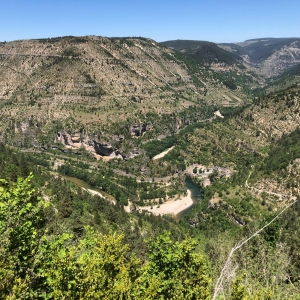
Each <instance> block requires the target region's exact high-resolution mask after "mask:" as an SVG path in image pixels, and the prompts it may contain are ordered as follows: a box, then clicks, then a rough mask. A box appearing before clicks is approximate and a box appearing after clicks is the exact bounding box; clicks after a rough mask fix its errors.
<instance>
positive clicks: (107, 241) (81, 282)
mask: <svg viewBox="0 0 300 300" xmlns="http://www.w3.org/2000/svg"><path fill="white" fill-rule="evenodd" d="M32 160H34V158H32V157H31V156H28V155H25V154H23V153H19V152H17V151H15V150H14V151H11V149H9V148H7V147H5V146H3V145H1V169H0V174H1V176H0V177H1V178H3V179H1V187H0V189H1V193H0V207H1V210H0V214H1V217H0V235H1V241H2V243H1V246H0V251H1V256H0V257H1V260H0V277H1V278H0V282H1V284H0V295H1V298H2V299H61V298H64V299H102V298H103V299H211V298H214V299H216V298H215V297H216V294H219V293H220V292H221V291H222V293H223V295H224V297H226V298H227V297H228V298H229V299H279V298H282V297H284V298H285V299H288V298H290V299H296V295H298V294H299V293H298V292H299V289H298V280H299V278H298V273H297V271H298V270H299V266H298V262H299V255H298V251H297V249H298V247H299V245H298V244H299V239H298V238H297V236H295V234H293V233H294V232H297V230H298V229H299V228H298V224H299V213H300V209H299V208H300V205H299V203H298V202H297V203H296V204H295V205H294V207H293V213H291V211H290V210H287V211H286V212H284V215H283V216H282V217H280V218H277V219H276V220H274V221H273V222H272V223H271V224H270V225H269V226H268V227H267V228H266V229H265V230H264V231H262V232H261V233H260V234H259V235H258V236H255V237H254V238H252V239H251V240H249V242H247V243H246V244H245V245H244V246H243V249H241V250H238V251H236V253H234V255H233V256H232V257H231V260H230V264H228V263H227V264H226V263H225V261H226V259H227V257H228V255H229V253H230V249H231V248H232V247H233V246H234V241H237V240H242V239H243V237H247V236H250V235H251V233H253V232H255V231H256V230H258V228H260V227H262V226H263V225H265V224H266V223H267V222H269V221H271V220H272V219H273V218H274V217H275V216H276V214H277V213H275V212H274V213H273V214H271V215H270V214H269V215H265V216H261V217H260V218H259V219H260V220H261V221H260V222H258V224H257V226H256V225H253V224H252V225H251V226H254V227H255V228H251V227H249V226H239V227H237V226H234V225H232V223H231V222H229V221H228V219H226V218H225V215H226V214H225V215H224V216H222V213H220V212H221V210H216V211H215V212H216V215H215V216H212V219H211V220H210V221H209V222H208V223H206V224H205V225H203V226H202V225H201V226H200V227H197V228H192V227H190V226H189V225H187V224H186V223H187V219H183V220H182V221H181V222H180V223H179V224H176V223H175V221H174V220H173V219H172V218H168V217H155V216H153V215H148V214H145V213H135V214H127V213H125V212H124V210H123V207H122V204H118V203H117V204H116V205H112V204H111V205H109V204H108V203H107V202H105V201H106V200H104V199H102V198H101V197H98V196H92V195H91V194H89V193H88V192H85V191H84V190H83V189H81V188H78V187H76V186H75V185H74V184H71V183H68V182H67V181H66V180H63V179H62V178H60V177H58V176H57V175H51V174H50V173H49V171H47V167H46V166H42V165H41V164H37V161H34V162H33V161H32ZM40 162H42V161H40ZM219 185H222V184H221V183H219ZM225 188H226V187H225ZM211 189H215V190H220V189H219V188H218V186H212V187H211ZM211 189H208V190H205V194H204V198H203V199H204V201H202V202H201V204H200V206H202V208H203V209H202V210H201V214H202V218H203V217H204V216H205V214H206V212H205V206H206V205H205V201H206V200H205V199H207V198H208V195H209V194H211V193H212V190H211ZM245 197H246V198H245V199H244V201H243V202H249V205H250V206H249V207H248V208H247V207H242V209H241V211H244V212H245V211H249V216H251V217H253V216H254V215H255V213H257V210H255V207H253V206H251V204H250V202H251V201H250V199H247V197H250V196H247V195H245ZM241 205H243V204H242V203H241ZM252 210H253V212H251V211H252ZM193 213H195V211H193ZM199 218H201V216H200V215H199ZM209 224H211V225H209ZM222 228H223V230H222ZM233 236H234V237H235V238H234V239H233ZM223 267H224V268H225V269H226V270H225V271H226V272H227V273H226V272H225V271H224V270H223V271H221V270H222V268H223ZM236 268H238V269H236ZM234 270H236V271H234ZM231 272H236V276H235V279H232V277H231V276H232V275H230V274H231ZM220 274H221V277H220V278H221V280H222V284H221V285H220V280H219V281H217V279H218V277H219V275H220ZM218 283H219V285H218ZM220 299H222V297H221V298H220Z"/></svg>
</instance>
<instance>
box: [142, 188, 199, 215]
mask: <svg viewBox="0 0 300 300" xmlns="http://www.w3.org/2000/svg"><path fill="white" fill-rule="evenodd" d="M193 204H194V202H193V199H192V193H191V191H190V190H187V195H186V196H182V197H181V198H180V199H178V200H171V201H168V202H165V203H163V204H158V205H157V204H154V205H153V206H152V208H151V206H140V207H139V208H138V209H139V210H147V211H149V212H152V213H153V214H154V215H166V214H171V215H177V214H179V213H180V212H182V211H183V210H185V209H187V208H189V207H191V206H192V205H193Z"/></svg>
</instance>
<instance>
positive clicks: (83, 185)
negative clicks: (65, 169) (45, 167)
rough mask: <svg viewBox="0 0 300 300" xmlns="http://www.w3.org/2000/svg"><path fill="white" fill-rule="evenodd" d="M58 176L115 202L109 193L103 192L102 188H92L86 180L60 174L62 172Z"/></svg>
mask: <svg viewBox="0 0 300 300" xmlns="http://www.w3.org/2000/svg"><path fill="white" fill-rule="evenodd" d="M60 176H62V177H63V178H65V179H67V180H69V181H71V182H73V183H75V184H77V185H78V186H80V187H82V188H84V189H87V190H92V191H95V192H97V193H99V194H101V195H102V196H103V197H104V198H106V199H108V200H112V201H113V202H116V199H115V198H114V197H113V196H112V195H109V194H107V193H106V192H104V191H102V190H99V189H97V188H94V187H92V186H90V185H89V184H88V183H87V182H85V181H83V180H81V179H78V178H77V177H71V176H67V175H62V174H60Z"/></svg>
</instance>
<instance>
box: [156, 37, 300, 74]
mask: <svg viewBox="0 0 300 300" xmlns="http://www.w3.org/2000/svg"><path fill="white" fill-rule="evenodd" d="M161 44H162V45H165V46H166V47H169V48H173V49H175V50H177V51H180V52H183V53H185V54H186V55H188V56H190V57H192V58H194V59H195V60H196V61H198V62H200V63H203V64H214V63H223V64H224V63H225V64H227V65H233V64H237V63H243V64H244V65H248V66H250V67H255V70H254V71H255V72H256V73H257V74H260V75H263V76H264V77H274V76H278V75H279V74H281V73H283V72H285V71H286V70H287V69H288V68H291V67H293V66H295V65H297V64H298V63H300V38H257V39H250V40H246V41H244V42H240V43H220V44H215V43H211V42H206V41H189V40H173V41H166V42H162V43H161Z"/></svg>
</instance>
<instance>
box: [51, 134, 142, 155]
mask: <svg viewBox="0 0 300 300" xmlns="http://www.w3.org/2000/svg"><path fill="white" fill-rule="evenodd" d="M123 139H124V137H123V136H118V137H115V138H114V139H113V140H114V141H122V140H123ZM56 142H58V143H61V144H63V145H64V146H65V147H66V148H69V149H85V150H86V151H88V152H90V153H91V154H92V155H94V156H95V157H96V158H97V159H99V156H102V157H104V156H105V157H110V158H114V157H117V158H121V159H124V160H128V159H130V158H133V157H135V156H138V155H140V154H141V152H140V151H138V150H137V149H132V150H131V151H129V152H128V153H121V152H120V150H118V149H116V148H114V147H113V145H112V144H110V143H108V142H101V141H98V140H96V139H90V138H89V137H88V136H87V135H82V136H81V135H80V134H79V133H75V134H74V135H71V134H69V133H67V132H65V131H59V132H57V137H56Z"/></svg>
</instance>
